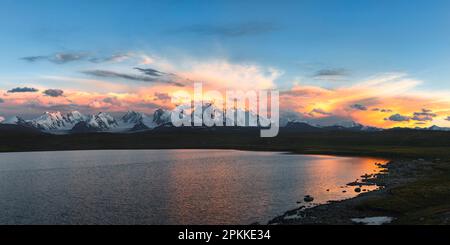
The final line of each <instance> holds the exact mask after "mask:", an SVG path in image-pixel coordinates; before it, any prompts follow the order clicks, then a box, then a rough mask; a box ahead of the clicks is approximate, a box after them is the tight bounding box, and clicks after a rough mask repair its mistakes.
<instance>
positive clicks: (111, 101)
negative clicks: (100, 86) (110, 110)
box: [103, 97, 121, 106]
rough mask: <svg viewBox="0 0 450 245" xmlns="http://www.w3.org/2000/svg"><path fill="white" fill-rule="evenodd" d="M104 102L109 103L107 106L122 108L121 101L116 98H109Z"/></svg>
mask: <svg viewBox="0 0 450 245" xmlns="http://www.w3.org/2000/svg"><path fill="white" fill-rule="evenodd" d="M103 102H105V103H107V104H111V105H117V106H120V105H121V103H120V100H119V99H117V98H116V97H107V98H104V99H103Z"/></svg>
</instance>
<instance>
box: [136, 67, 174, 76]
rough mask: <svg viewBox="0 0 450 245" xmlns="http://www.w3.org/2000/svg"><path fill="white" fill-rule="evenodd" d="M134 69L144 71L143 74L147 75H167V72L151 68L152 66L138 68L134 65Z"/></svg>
mask: <svg viewBox="0 0 450 245" xmlns="http://www.w3.org/2000/svg"><path fill="white" fill-rule="evenodd" d="M134 69H136V70H138V71H140V72H142V73H144V74H145V75H148V76H154V77H160V76H163V75H167V73H164V72H161V71H158V70H155V69H152V68H139V67H135V68H134Z"/></svg>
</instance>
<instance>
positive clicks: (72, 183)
mask: <svg viewBox="0 0 450 245" xmlns="http://www.w3.org/2000/svg"><path fill="white" fill-rule="evenodd" d="M0 159H1V162H0V223H1V224H249V223H252V222H255V221H259V222H261V223H264V222H266V221H268V220H269V219H271V218H273V217H275V216H277V215H280V214H282V213H283V212H285V211H287V210H289V209H292V208H295V207H297V206H298V204H296V202H297V201H299V200H301V199H302V198H303V196H304V195H306V194H310V195H313V196H314V197H315V200H314V202H326V201H328V200H336V199H343V198H348V197H352V196H355V195H356V193H355V192H354V191H353V188H346V192H345V193H344V192H342V191H343V190H344V188H340V186H344V185H345V184H346V183H348V182H351V181H354V180H355V179H357V178H360V176H361V175H363V174H365V173H369V174H371V173H374V171H375V172H377V171H379V169H378V167H377V166H376V165H375V164H374V163H375V162H381V163H384V162H385V160H382V159H376V158H359V157H358V158H352V157H333V156H305V155H292V154H282V153H274V152H247V151H231V150H123V151H72V152H34V153H1V154H0ZM327 189H329V191H326V190H327Z"/></svg>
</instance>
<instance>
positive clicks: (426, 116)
mask: <svg viewBox="0 0 450 245" xmlns="http://www.w3.org/2000/svg"><path fill="white" fill-rule="evenodd" d="M435 117H437V115H436V114H435V113H433V112H432V110H429V109H422V111H420V112H414V115H413V117H412V118H411V119H412V120H415V121H433V118H435Z"/></svg>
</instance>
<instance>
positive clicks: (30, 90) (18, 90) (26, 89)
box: [7, 87, 39, 93]
mask: <svg viewBox="0 0 450 245" xmlns="http://www.w3.org/2000/svg"><path fill="white" fill-rule="evenodd" d="M38 91H39V89H36V88H29V87H22V88H21V87H17V88H13V89H10V90H8V91H7V92H8V93H34V92H38Z"/></svg>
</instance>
